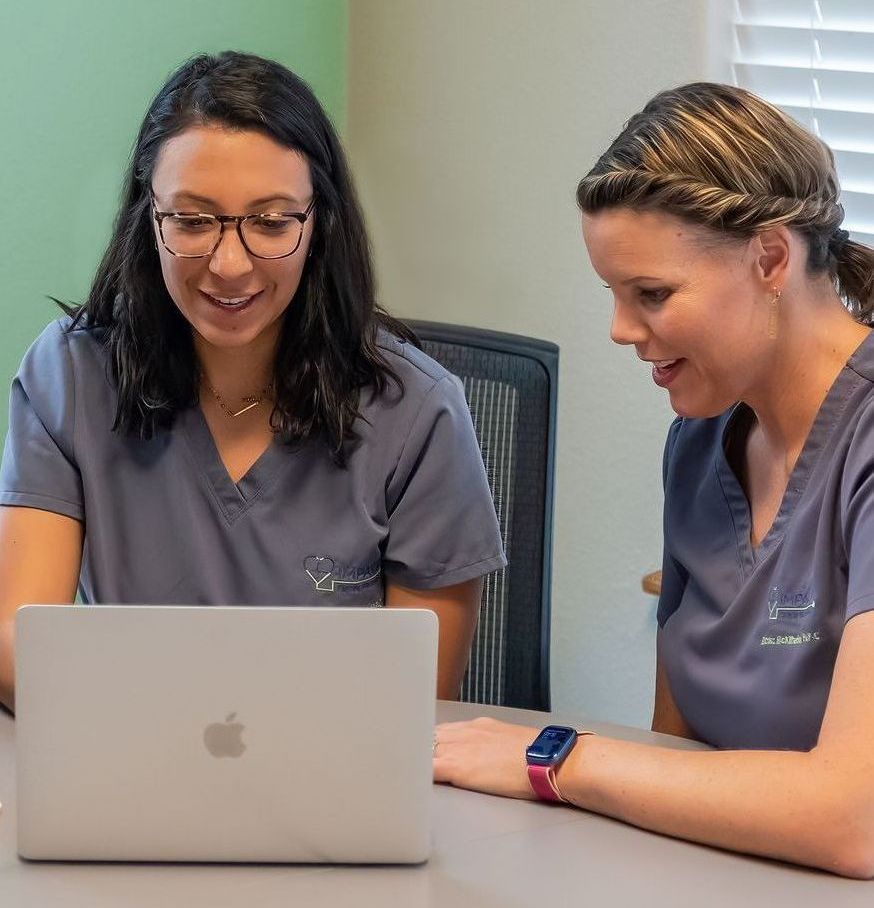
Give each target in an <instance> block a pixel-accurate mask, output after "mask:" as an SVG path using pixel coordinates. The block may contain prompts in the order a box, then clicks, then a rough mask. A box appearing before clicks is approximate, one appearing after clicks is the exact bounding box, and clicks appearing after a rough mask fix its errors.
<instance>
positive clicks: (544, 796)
mask: <svg viewBox="0 0 874 908" xmlns="http://www.w3.org/2000/svg"><path fill="white" fill-rule="evenodd" d="M528 782H529V784H530V785H531V788H532V789H533V790H534V794H536V795H537V797H538V798H540V800H541V801H562V802H565V799H564V798H563V797H562V796H561V792H560V791H559V790H558V786H557V785H556V784H555V772H554V771H553V767H552V766H535V765H532V764H529V766H528Z"/></svg>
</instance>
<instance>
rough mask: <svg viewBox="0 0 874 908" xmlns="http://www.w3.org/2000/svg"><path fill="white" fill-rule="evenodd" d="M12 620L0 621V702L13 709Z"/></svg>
mask: <svg viewBox="0 0 874 908" xmlns="http://www.w3.org/2000/svg"><path fill="white" fill-rule="evenodd" d="M14 633H15V623H14V621H0V703H2V704H3V706H5V707H6V708H7V709H8V710H10V711H12V712H14V711H15V654H14Z"/></svg>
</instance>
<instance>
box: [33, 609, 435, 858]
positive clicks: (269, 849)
mask: <svg viewBox="0 0 874 908" xmlns="http://www.w3.org/2000/svg"><path fill="white" fill-rule="evenodd" d="M16 676H17V677H16V722H15V724H16V762H17V773H18V797H17V801H18V853H19V854H20V855H21V856H22V857H24V858H30V859H49V860H100V861H269V862H307V863H328V862H344V863H419V862H422V861H424V860H426V859H427V856H428V852H429V846H430V806H431V798H432V781H431V756H432V744H433V727H434V718H435V716H434V714H435V687H436V676H437V619H436V616H435V615H434V614H433V612H430V611H426V610H419V609H361V608H261V607H187V606H166V607H165V606H69V605H68V606H45V605H33V606H24V607H22V608H21V609H19V611H18V614H17V618H16Z"/></svg>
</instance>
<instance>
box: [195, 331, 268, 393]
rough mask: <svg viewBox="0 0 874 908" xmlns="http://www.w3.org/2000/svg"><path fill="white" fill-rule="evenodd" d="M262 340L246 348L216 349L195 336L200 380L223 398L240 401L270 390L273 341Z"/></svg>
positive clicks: (259, 339) (258, 339)
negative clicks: (267, 389) (201, 377)
mask: <svg viewBox="0 0 874 908" xmlns="http://www.w3.org/2000/svg"><path fill="white" fill-rule="evenodd" d="M262 337H263V336H262ZM262 337H258V338H256V340H255V341H254V342H253V343H251V344H247V345H246V346H245V347H215V346H213V345H211V344H209V343H208V342H207V341H205V340H204V339H203V338H202V337H200V336H199V335H197V334H196V335H195V340H194V347H195V351H196V353H197V358H198V361H199V362H200V369H201V373H202V375H203V378H204V379H205V380H206V381H207V382H208V383H209V384H210V385H211V386H212V387H213V388H214V389H215V390H216V391H218V392H219V393H220V394H221V395H222V397H224V398H227V399H228V400H239V399H242V398H244V397H250V396H253V395H258V394H259V393H260V392H261V391H262V390H263V389H264V388H266V387H269V385H270V383H271V382H272V380H273V362H274V358H275V353H276V338H275V337H270V338H264V339H262Z"/></svg>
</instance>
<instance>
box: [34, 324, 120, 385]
mask: <svg viewBox="0 0 874 908" xmlns="http://www.w3.org/2000/svg"><path fill="white" fill-rule="evenodd" d="M72 322H73V320H72V318H70V316H66V315H65V316H63V317H62V318H58V319H55V320H54V321H53V322H50V323H49V324H48V325H47V326H46V327H45V328H44V329H43V330H42V332H41V333H40V334H39V336H38V337H37V338H36V340H35V341H34V342H33V343H32V344H31V345H30V348H29V349H28V351H27V353H26V354H25V355H24V359H23V361H22V364H21V371H22V372H23V373H25V374H26V373H29V372H34V373H35V374H37V375H39V374H42V375H45V374H46V373H49V374H51V375H54V374H56V373H57V372H58V370H63V371H70V370H72V371H74V372H76V373H80V372H81V371H82V370H83V369H84V370H86V371H88V370H92V369H95V368H96V369H100V370H101V371H103V369H104V367H105V363H106V355H105V351H104V347H103V343H102V338H101V333H100V332H99V331H97V330H96V329H92V328H87V327H82V326H78V325H77V326H76V327H72Z"/></svg>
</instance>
